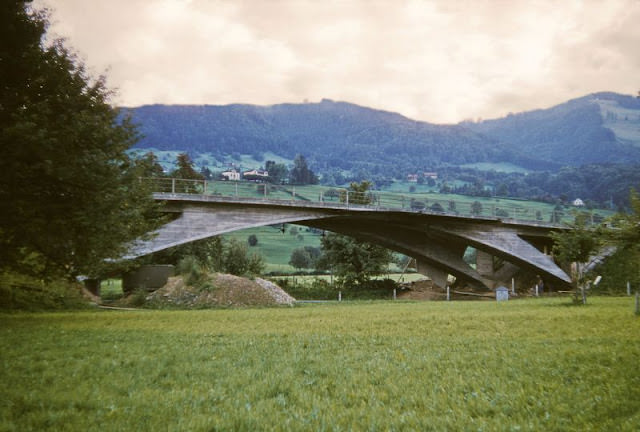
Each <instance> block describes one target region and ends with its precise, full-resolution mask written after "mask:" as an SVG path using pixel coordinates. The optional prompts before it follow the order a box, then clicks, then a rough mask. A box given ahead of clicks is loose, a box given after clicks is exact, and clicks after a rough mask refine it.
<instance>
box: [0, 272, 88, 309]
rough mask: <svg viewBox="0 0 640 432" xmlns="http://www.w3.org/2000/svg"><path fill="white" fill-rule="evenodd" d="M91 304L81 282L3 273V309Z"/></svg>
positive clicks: (0, 295)
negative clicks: (48, 279) (85, 295)
mask: <svg viewBox="0 0 640 432" xmlns="http://www.w3.org/2000/svg"><path fill="white" fill-rule="evenodd" d="M87 306H88V302H87V300H85V299H84V298H83V296H82V287H81V285H80V284H79V283H73V282H69V281H67V280H65V279H58V280H53V281H48V282H45V281H42V280H40V279H35V278H32V277H29V276H25V275H21V274H17V273H10V272H6V273H0V310H28V311H41V310H52V309H81V308H85V307H87Z"/></svg>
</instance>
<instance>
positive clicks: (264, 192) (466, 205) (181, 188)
mask: <svg viewBox="0 0 640 432" xmlns="http://www.w3.org/2000/svg"><path fill="white" fill-rule="evenodd" d="M141 180H142V181H143V182H145V183H147V184H148V185H150V188H151V189H152V191H153V192H157V193H166V194H199V195H207V196H214V197H215V196H217V197H220V198H225V199H230V200H242V201H247V200H254V201H255V200H262V201H270V202H282V203H284V202H288V203H294V204H296V205H300V206H324V207H344V208H362V209H379V210H390V211H391V210H398V211H407V212H416V213H429V214H443V215H453V216H464V217H475V218H493V219H500V220H506V221H522V222H527V223H531V224H540V225H557V226H561V225H563V224H564V223H565V222H569V221H571V220H573V216H572V214H571V213H570V212H567V211H565V210H556V209H553V208H551V209H550V208H549V205H548V204H543V203H538V202H533V201H522V202H517V201H515V202H514V201H512V200H505V199H496V198H484V197H469V198H468V199H449V198H448V197H444V198H438V197H433V195H429V196H426V195H422V194H401V193H394V192H383V191H377V190H373V191H367V192H354V191H353V190H349V189H344V188H338V187H328V186H302V187H300V186H298V187H296V186H294V185H275V184H270V183H263V182H252V181H224V180H217V181H211V180H188V179H176V178H156V177H145V178H143V179H141ZM594 217H595V219H597V220H599V218H601V216H599V215H598V214H597V213H593V212H592V222H594V223H595V221H594V220H593V219H594Z"/></svg>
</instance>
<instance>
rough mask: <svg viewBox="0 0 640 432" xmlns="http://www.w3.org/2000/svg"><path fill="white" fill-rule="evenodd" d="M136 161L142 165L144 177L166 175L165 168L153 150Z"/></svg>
mask: <svg viewBox="0 0 640 432" xmlns="http://www.w3.org/2000/svg"><path fill="white" fill-rule="evenodd" d="M136 163H137V164H138V165H139V166H140V168H141V170H142V175H143V176H144V177H163V176H164V168H162V165H160V162H159V161H158V157H157V156H156V155H155V153H153V152H147V153H145V154H144V156H142V157H141V158H139V159H137V160H136Z"/></svg>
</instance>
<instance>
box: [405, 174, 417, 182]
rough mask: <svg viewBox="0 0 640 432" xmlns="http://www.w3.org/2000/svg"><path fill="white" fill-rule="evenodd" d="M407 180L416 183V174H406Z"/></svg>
mask: <svg viewBox="0 0 640 432" xmlns="http://www.w3.org/2000/svg"><path fill="white" fill-rule="evenodd" d="M407 181H408V182H411V183H417V182H418V174H408V175H407Z"/></svg>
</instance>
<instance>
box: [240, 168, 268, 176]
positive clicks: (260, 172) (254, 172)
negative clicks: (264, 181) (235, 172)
mask: <svg viewBox="0 0 640 432" xmlns="http://www.w3.org/2000/svg"><path fill="white" fill-rule="evenodd" d="M242 176H243V177H265V178H266V177H269V172H268V171H263V170H257V169H252V170H250V171H245V172H243V173H242Z"/></svg>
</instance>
